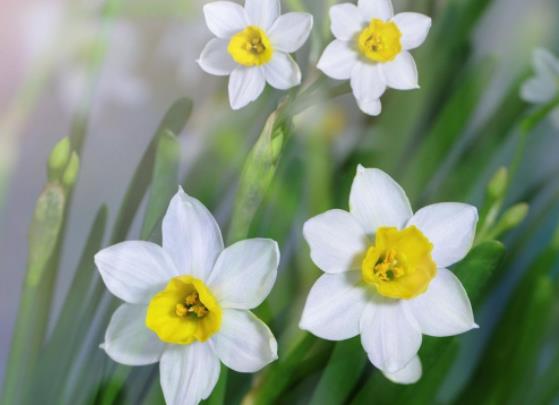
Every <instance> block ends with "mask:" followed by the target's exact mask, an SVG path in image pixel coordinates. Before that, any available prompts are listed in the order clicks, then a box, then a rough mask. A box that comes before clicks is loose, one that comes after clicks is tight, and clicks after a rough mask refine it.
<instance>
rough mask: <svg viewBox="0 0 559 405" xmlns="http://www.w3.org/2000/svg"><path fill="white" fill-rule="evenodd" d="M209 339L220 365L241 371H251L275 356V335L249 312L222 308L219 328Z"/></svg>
mask: <svg viewBox="0 0 559 405" xmlns="http://www.w3.org/2000/svg"><path fill="white" fill-rule="evenodd" d="M212 342H213V344H214V348H215V352H216V353H217V356H218V357H219V359H220V360H221V361H222V362H223V364H225V365H226V366H227V367H229V368H230V369H232V370H235V371H238V372H241V373H254V372H256V371H258V370H260V369H261V368H263V367H264V366H266V365H267V364H269V363H271V362H272V361H274V360H276V359H277V358H278V344H277V342H276V339H275V338H274V335H273V334H272V332H271V331H270V329H269V328H268V327H267V326H266V324H265V323H264V322H262V321H261V320H260V319H258V318H257V317H256V316H254V315H253V314H252V313H251V312H249V311H238V310H234V309H226V310H225V311H223V321H222V323H221V329H220V330H219V332H218V333H217V334H216V335H215V336H214V337H213V338H212Z"/></svg>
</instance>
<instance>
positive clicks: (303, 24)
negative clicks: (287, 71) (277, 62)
mask: <svg viewBox="0 0 559 405" xmlns="http://www.w3.org/2000/svg"><path fill="white" fill-rule="evenodd" d="M312 26H313V17H312V15H310V14H308V13H287V14H284V15H282V16H281V17H280V18H278V19H277V20H276V22H274V25H272V27H271V28H270V31H269V32H268V37H269V38H270V42H271V43H272V46H273V48H274V50H275V51H281V52H286V53H292V52H295V51H297V50H298V49H299V48H301V47H302V46H303V45H304V43H305V42H306V41H307V39H308V38H309V35H310V33H311V30H312Z"/></svg>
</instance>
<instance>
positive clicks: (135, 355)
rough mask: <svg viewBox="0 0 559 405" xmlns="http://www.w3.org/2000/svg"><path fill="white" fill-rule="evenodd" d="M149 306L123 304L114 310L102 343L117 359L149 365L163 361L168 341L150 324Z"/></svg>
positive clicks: (130, 363)
mask: <svg viewBox="0 0 559 405" xmlns="http://www.w3.org/2000/svg"><path fill="white" fill-rule="evenodd" d="M146 309H147V307H146V306H145V305H131V304H123V305H121V306H120V307H118V308H117V310H116V311H115V312H114V314H113V316H112V318H111V321H110V322H109V326H108V327H107V331H106V332H105V342H104V343H103V344H102V345H101V347H102V349H103V350H105V352H107V354H108V355H109V357H110V358H111V359H113V360H114V361H116V362H117V363H120V364H125V365H127V366H145V365H148V364H153V363H157V362H158V361H159V358H160V357H161V354H162V353H163V349H164V348H165V344H164V343H163V342H161V341H160V340H159V338H158V337H157V335H156V334H155V333H153V332H152V331H151V330H149V329H148V328H147V327H146Z"/></svg>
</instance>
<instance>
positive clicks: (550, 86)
mask: <svg viewBox="0 0 559 405" xmlns="http://www.w3.org/2000/svg"><path fill="white" fill-rule="evenodd" d="M555 94H557V88H556V85H555V83H554V81H553V79H551V78H550V77H548V76H542V75H540V76H534V77H531V78H530V79H528V80H526V81H525V82H524V83H523V84H522V87H521V88H520V96H521V97H522V99H523V100H525V101H528V102H530V103H536V104H541V103H547V102H549V101H551V100H553V98H554V97H555Z"/></svg>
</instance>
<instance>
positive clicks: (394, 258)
mask: <svg viewBox="0 0 559 405" xmlns="http://www.w3.org/2000/svg"><path fill="white" fill-rule="evenodd" d="M432 250H433V245H432V244H431V242H429V240H428V239H427V237H426V236H425V235H423V233H421V231H420V230H419V229H417V228H416V227H415V226H411V227H409V228H406V229H404V230H401V231H399V230H398V229H396V228H379V229H378V230H377V233H376V236H375V243H374V245H373V246H371V247H370V248H369V249H368V250H367V254H366V255H365V259H364V260H363V263H362V265H361V275H362V277H363V281H364V282H365V283H366V284H368V285H371V286H374V287H375V288H376V290H377V292H378V293H379V294H380V295H382V296H384V297H388V298H398V299H410V298H413V297H416V296H418V295H420V294H422V293H424V292H425V291H426V290H427V287H428V286H429V283H430V282H431V280H432V279H433V278H434V277H435V275H436V273H437V266H436V264H435V262H434V261H433V259H432V257H431V251H432Z"/></svg>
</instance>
